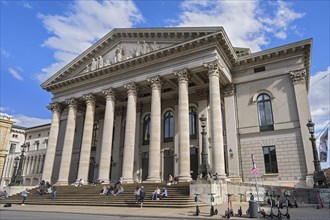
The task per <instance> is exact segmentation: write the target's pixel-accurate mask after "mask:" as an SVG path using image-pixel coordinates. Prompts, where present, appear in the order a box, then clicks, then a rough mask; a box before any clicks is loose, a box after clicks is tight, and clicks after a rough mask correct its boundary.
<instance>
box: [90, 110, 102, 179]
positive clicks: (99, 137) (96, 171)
mask: <svg viewBox="0 0 330 220" xmlns="http://www.w3.org/2000/svg"><path fill="white" fill-rule="evenodd" d="M97 115H98V118H95V121H98V129H99V131H98V134H97V137H96V138H97V140H98V141H97V143H96V152H95V162H96V164H95V169H94V176H93V179H94V180H96V179H98V178H99V165H100V157H101V146H102V142H101V141H100V140H102V135H103V134H102V132H101V131H103V125H104V110H99V111H98V113H97Z"/></svg>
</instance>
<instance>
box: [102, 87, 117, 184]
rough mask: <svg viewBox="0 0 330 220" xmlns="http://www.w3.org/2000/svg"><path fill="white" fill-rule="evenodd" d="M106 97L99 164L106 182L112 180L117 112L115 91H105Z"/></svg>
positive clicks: (103, 179)
mask: <svg viewBox="0 0 330 220" xmlns="http://www.w3.org/2000/svg"><path fill="white" fill-rule="evenodd" d="M103 94H104V96H105V99H106V106H105V113H104V123H103V135H102V146H101V154H100V164H99V179H100V180H101V181H104V183H109V181H110V178H109V177H110V163H111V149H112V138H113V137H112V136H113V121H114V112H115V93H114V91H113V90H112V89H107V90H104V91H103Z"/></svg>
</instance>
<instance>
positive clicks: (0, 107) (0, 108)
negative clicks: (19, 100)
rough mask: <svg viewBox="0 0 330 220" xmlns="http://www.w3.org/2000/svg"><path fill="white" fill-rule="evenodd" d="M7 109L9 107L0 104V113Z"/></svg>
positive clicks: (8, 109)
mask: <svg viewBox="0 0 330 220" xmlns="http://www.w3.org/2000/svg"><path fill="white" fill-rule="evenodd" d="M8 111H10V108H8V107H3V106H0V113H2V112H3V113H4V112H8Z"/></svg>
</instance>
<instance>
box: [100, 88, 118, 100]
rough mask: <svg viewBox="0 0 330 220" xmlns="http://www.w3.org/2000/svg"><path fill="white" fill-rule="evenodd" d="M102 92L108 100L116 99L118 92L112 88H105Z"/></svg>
mask: <svg viewBox="0 0 330 220" xmlns="http://www.w3.org/2000/svg"><path fill="white" fill-rule="evenodd" d="M102 93H103V95H104V96H105V100H106V101H115V99H116V93H115V91H113V89H112V88H110V89H106V90H103V91H102Z"/></svg>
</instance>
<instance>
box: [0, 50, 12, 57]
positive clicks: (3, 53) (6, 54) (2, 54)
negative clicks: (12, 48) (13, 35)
mask: <svg viewBox="0 0 330 220" xmlns="http://www.w3.org/2000/svg"><path fill="white" fill-rule="evenodd" d="M1 56H3V57H6V58H8V57H10V53H9V52H7V51H6V50H5V49H3V48H1Z"/></svg>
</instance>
